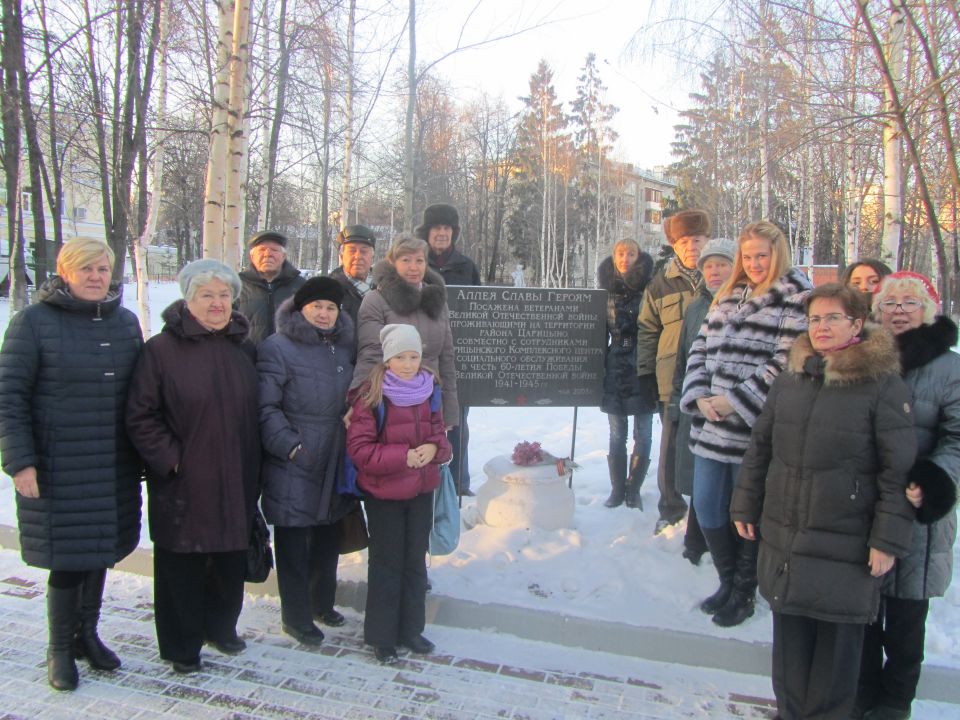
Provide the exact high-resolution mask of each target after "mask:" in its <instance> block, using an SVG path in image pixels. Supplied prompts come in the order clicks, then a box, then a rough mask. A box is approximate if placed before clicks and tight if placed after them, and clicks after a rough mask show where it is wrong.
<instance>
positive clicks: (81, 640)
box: [74, 568, 120, 670]
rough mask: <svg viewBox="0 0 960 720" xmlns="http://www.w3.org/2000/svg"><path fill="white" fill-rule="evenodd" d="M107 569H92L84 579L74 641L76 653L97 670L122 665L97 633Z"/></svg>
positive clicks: (113, 668)
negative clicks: (77, 627) (78, 623)
mask: <svg viewBox="0 0 960 720" xmlns="http://www.w3.org/2000/svg"><path fill="white" fill-rule="evenodd" d="M106 578H107V570H106V568H104V569H103V570H91V571H90V572H88V573H87V575H86V577H84V579H83V590H82V592H81V594H80V625H79V629H78V630H77V637H76V641H75V642H74V655H75V656H76V657H78V658H86V659H87V662H88V663H90V667H92V668H96V669H97V670H116V669H117V668H119V667H120V658H118V657H117V654H116V653H115V652H113V650H111V649H110V648H108V647H107V646H106V645H104V644H103V641H101V640H100V636H99V635H97V625H98V624H99V622H100V607H101V605H102V604H103V585H104V582H105V581H106Z"/></svg>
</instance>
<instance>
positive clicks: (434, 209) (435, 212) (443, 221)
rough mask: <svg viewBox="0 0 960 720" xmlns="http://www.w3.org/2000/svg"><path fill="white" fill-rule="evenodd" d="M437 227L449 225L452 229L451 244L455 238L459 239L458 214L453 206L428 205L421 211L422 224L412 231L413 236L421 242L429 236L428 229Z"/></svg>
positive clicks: (443, 204) (442, 204)
mask: <svg viewBox="0 0 960 720" xmlns="http://www.w3.org/2000/svg"><path fill="white" fill-rule="evenodd" d="M437 225H449V226H450V227H452V228H453V240H452V242H456V241H457V238H458V237H460V213H458V212H457V209H456V208H455V207H454V206H453V205H447V204H446V203H434V204H433V205H428V206H427V209H426V210H424V211H423V222H421V223H420V226H419V227H418V228H417V229H416V230H414V231H413V232H414V235H416V236H417V237H418V238H420V239H421V240H426V239H427V237H429V235H430V228H432V227H436V226H437Z"/></svg>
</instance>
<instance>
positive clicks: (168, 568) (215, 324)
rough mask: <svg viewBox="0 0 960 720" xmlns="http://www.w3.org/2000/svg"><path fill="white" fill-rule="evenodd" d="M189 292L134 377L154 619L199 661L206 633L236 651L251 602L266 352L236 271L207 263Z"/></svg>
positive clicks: (162, 638)
mask: <svg viewBox="0 0 960 720" xmlns="http://www.w3.org/2000/svg"><path fill="white" fill-rule="evenodd" d="M178 280H179V282H180V289H181V291H182V292H183V296H184V299H183V300H177V301H176V302H175V303H173V304H172V305H170V307H168V308H167V309H166V310H164V311H163V320H164V323H165V325H164V326H163V331H162V332H161V333H160V334H159V335H154V336H153V337H152V338H150V340H148V341H147V344H146V346H145V347H144V350H143V353H142V354H141V356H140V361H139V363H138V364H137V369H136V371H135V373H134V376H133V380H132V382H131V385H130V396H129V398H128V401H127V430H128V432H129V433H130V438H131V440H133V442H134V444H135V445H136V447H137V450H139V451H140V455H141V456H142V457H143V459H144V461H145V462H146V465H147V495H148V497H149V499H150V505H149V511H150V537H151V539H152V540H153V571H154V618H155V621H156V627H157V642H158V644H159V645H160V657H162V658H163V659H164V660H168V661H170V662H172V663H173V669H174V670H175V671H176V672H178V673H192V672H196V671H197V670H199V669H200V667H201V665H200V648H201V646H202V645H203V643H204V641H207V642H210V643H212V644H213V645H214V646H215V647H216V648H217V649H218V650H220V651H221V652H224V653H228V654H235V653H238V652H241V651H242V650H243V649H244V648H245V647H246V644H245V643H244V641H243V640H241V639H240V638H239V637H237V619H238V618H239V617H240V610H241V608H242V607H243V583H244V578H245V573H246V551H247V548H248V547H249V545H250V531H251V524H252V522H253V514H254V509H255V507H256V503H257V494H258V488H259V474H260V433H259V428H258V419H257V368H256V365H255V364H254V360H255V350H254V347H253V343H251V342H250V341H249V340H248V338H247V331H248V328H249V325H248V323H247V320H246V318H245V317H244V316H243V315H242V314H240V313H239V312H236V311H232V310H231V307H232V303H233V301H234V300H235V299H236V297H237V296H238V295H239V294H240V278H239V277H238V276H237V274H236V272H234V271H233V270H231V269H230V268H228V267H227V266H226V265H224V264H223V263H221V262H218V261H216V260H197V261H195V262H192V263H190V264H189V265H187V266H186V267H184V268H183V270H181V271H180V275H179V276H178Z"/></svg>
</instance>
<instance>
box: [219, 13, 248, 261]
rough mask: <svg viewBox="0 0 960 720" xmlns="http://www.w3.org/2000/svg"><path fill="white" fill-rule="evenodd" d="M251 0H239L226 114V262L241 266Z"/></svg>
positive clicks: (245, 176) (224, 247)
mask: <svg viewBox="0 0 960 720" xmlns="http://www.w3.org/2000/svg"><path fill="white" fill-rule="evenodd" d="M249 35H250V0H237V3H236V13H235V15H234V24H233V48H232V49H233V52H232V53H231V56H230V110H229V113H228V114H227V118H228V120H227V127H228V131H229V135H228V138H229V142H228V144H227V177H226V188H225V191H224V199H225V207H224V220H223V225H224V227H223V254H222V256H221V257H222V258H223V262H224V263H225V264H226V265H228V266H229V267H232V268H234V269H237V270H239V269H240V263H241V259H242V252H241V250H242V247H243V238H242V237H241V234H242V233H243V216H244V208H245V207H246V190H247V184H246V179H247V174H246V164H247V163H246V161H247V145H248V142H247V141H248V138H249V126H248V125H247V112H246V106H247V103H246V96H247V89H248V88H247V66H248V64H249V56H250V45H249V43H248V41H247V39H248V37H249Z"/></svg>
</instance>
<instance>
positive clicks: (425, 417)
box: [347, 324, 452, 664]
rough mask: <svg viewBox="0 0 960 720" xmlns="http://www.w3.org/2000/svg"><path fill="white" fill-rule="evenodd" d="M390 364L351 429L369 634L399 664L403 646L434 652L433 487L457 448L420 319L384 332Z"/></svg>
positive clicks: (367, 388) (363, 396) (373, 376)
mask: <svg viewBox="0 0 960 720" xmlns="http://www.w3.org/2000/svg"><path fill="white" fill-rule="evenodd" d="M380 344H381V346H382V347H383V362H382V363H381V364H378V365H376V366H374V368H373V370H372V371H371V373H370V378H369V380H367V381H366V382H365V383H364V384H363V385H361V386H360V388H359V392H358V393H357V395H356V398H357V399H356V401H355V403H354V406H353V416H352V419H351V422H350V427H349V429H348V430H347V451H348V452H349V453H350V457H351V459H352V460H353V463H354V465H355V466H356V469H357V485H358V486H359V487H360V489H361V490H363V492H364V493H365V494H366V499H365V501H364V504H365V508H366V511H367V522H368V527H369V532H370V546H369V550H368V553H369V555H368V566H367V606H366V614H365V617H364V627H363V634H364V640H365V641H366V642H367V644H369V645H372V646H373V647H374V651H375V653H376V656H377V660H379V661H380V662H381V663H384V664H392V663H395V662H397V659H398V658H397V647H398V646H403V647H406V648H407V649H409V650H410V651H412V652H414V653H418V654H427V653H430V652H432V651H433V649H434V645H433V643H432V642H430V641H429V640H427V639H426V638H425V637H424V636H423V628H424V625H425V624H426V609H425V605H426V593H427V566H426V555H427V549H428V545H429V539H430V529H431V526H432V524H433V491H434V490H435V489H436V488H437V487H438V486H439V485H440V465H441V464H443V463H446V462H449V461H450V457H451V455H452V452H451V450H450V444H449V443H448V442H447V437H446V433H445V431H444V422H443V411H442V409H441V396H440V385H439V383H438V381H437V379H436V377H435V376H434V374H433V373H432V372H431V371H430V370H429V369H427V368H424V367H421V364H420V359H421V356H422V353H423V346H422V344H421V341H420V335H419V333H417V329H416V328H415V327H413V326H412V325H399V324H394V325H386V326H384V328H383V329H382V330H381V331H380Z"/></svg>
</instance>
